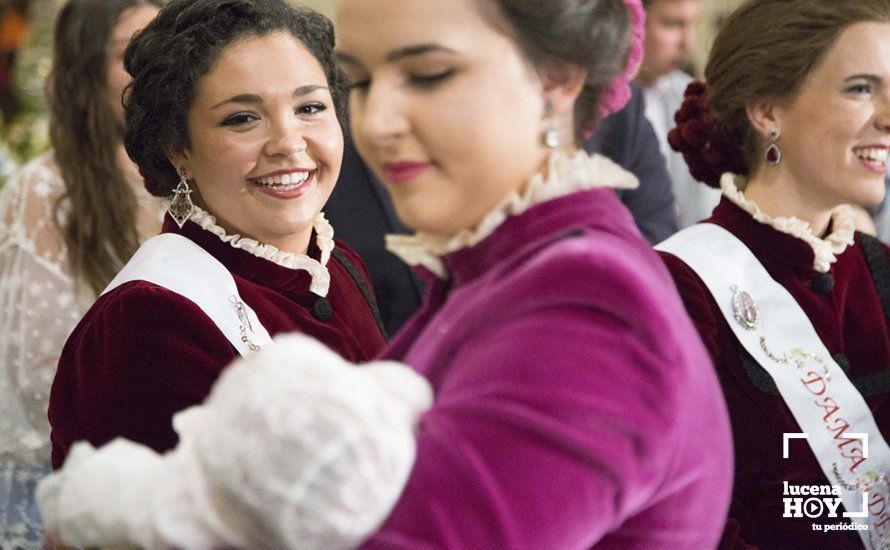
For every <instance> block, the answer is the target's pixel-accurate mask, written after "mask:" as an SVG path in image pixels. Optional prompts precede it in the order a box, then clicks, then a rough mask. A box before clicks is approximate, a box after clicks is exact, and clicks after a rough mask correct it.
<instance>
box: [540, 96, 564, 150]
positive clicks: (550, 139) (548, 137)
mask: <svg viewBox="0 0 890 550" xmlns="http://www.w3.org/2000/svg"><path fill="white" fill-rule="evenodd" d="M544 114H546V115H547V128H546V129H545V130H544V145H545V146H547V148H549V149H558V148H559V144H560V142H561V141H562V139H561V136H560V132H559V124H558V122H557V120H556V118H555V117H554V116H553V105H551V104H550V102H549V101H548V102H547V103H546V104H545V105H544Z"/></svg>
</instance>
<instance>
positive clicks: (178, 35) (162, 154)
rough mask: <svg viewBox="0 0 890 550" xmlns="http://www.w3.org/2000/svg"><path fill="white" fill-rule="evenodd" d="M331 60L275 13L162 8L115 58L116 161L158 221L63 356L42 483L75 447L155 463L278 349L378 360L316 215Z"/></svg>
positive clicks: (365, 312) (326, 39) (209, 1)
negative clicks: (120, 134) (131, 172)
mask: <svg viewBox="0 0 890 550" xmlns="http://www.w3.org/2000/svg"><path fill="white" fill-rule="evenodd" d="M332 48H333V28H332V26H331V24H330V22H329V21H328V20H327V19H325V18H324V17H322V16H321V15H318V14H315V13H312V12H308V11H302V10H298V9H295V8H291V7H289V6H288V5H287V4H285V3H284V2H283V1H281V0H176V1H174V2H172V3H170V4H169V5H167V6H166V7H165V8H164V9H163V10H162V11H161V12H160V14H159V15H158V17H157V19H155V20H154V21H153V22H152V24H150V25H149V26H148V27H146V29H145V30H144V31H143V32H142V33H140V34H139V35H138V36H137V37H136V39H135V40H134V41H133V43H132V45H131V46H130V47H129V48H128V49H127V51H126V56H125V64H126V68H127V70H128V71H129V72H130V73H131V74H132V75H133V84H132V86H131V89H130V92H129V94H128V96H127V97H126V119H127V132H126V146H127V151H128V152H129V154H130V156H131V157H132V158H133V159H134V160H135V162H136V163H137V164H138V165H139V169H140V171H141V173H142V175H143V176H144V177H145V180H146V186H147V188H148V190H149V191H150V192H151V193H153V194H155V195H157V196H161V197H166V198H167V199H168V201H169V207H168V216H167V218H166V220H165V222H164V228H163V233H162V234H161V235H160V236H158V237H155V238H153V239H150V240H149V241H147V242H146V243H145V244H143V246H142V247H141V248H140V249H139V251H137V253H136V254H135V256H134V257H133V259H132V260H131V261H130V262H129V263H128V264H127V265H126V266H125V267H124V268H123V270H122V271H121V273H120V274H119V275H118V276H117V277H116V278H115V279H114V280H113V281H112V282H111V283H110V285H109V286H108V287H107V288H106V289H105V291H104V292H103V294H102V296H101V297H100V298H99V300H98V301H97V302H96V303H95V304H94V305H93V307H92V308H91V309H90V310H89V311H88V312H87V314H86V316H85V317H84V318H83V320H82V321H81V322H80V324H79V325H78V326H77V328H75V329H74V332H73V333H72V335H71V336H70V338H69V339H68V342H67V344H66V345H65V348H64V350H63V352H62V357H61V360H60V362H59V369H58V374H57V375H56V379H55V382H54V384H53V391H52V395H51V398H50V407H49V418H50V423H51V424H52V442H53V464H54V465H55V466H56V467H58V466H61V464H62V462H63V461H64V459H65V457H66V454H67V452H68V449H69V447H70V446H71V445H72V444H73V443H74V442H76V441H78V440H82V439H83V440H87V441H90V442H92V443H94V444H102V443H105V442H107V441H110V440H111V439H114V438H115V437H127V438H130V439H133V440H136V441H140V442H142V443H145V444H147V445H149V446H151V447H152V448H154V449H156V450H159V451H162V450H166V449H169V448H171V447H173V446H174V445H175V444H176V441H177V437H176V433H175V432H174V430H173V423H172V418H173V415H174V414H175V413H177V412H178V411H180V410H182V409H184V408H186V407H188V406H190V405H194V404H197V403H200V402H201V401H202V400H203V399H204V398H205V397H206V396H207V393H208V391H209V390H210V387H211V386H212V384H213V382H214V381H215V380H216V378H217V376H218V375H219V373H220V372H221V371H222V370H223V368H224V367H225V366H226V365H227V364H228V363H230V362H231V361H232V359H234V358H235V357H236V356H238V355H246V354H248V353H251V352H253V351H256V350H257V349H259V348H262V347H264V346H265V345H267V344H268V343H269V342H270V337H271V336H274V335H275V334H277V333H279V332H294V331H296V332H302V333H305V334H309V335H312V336H313V337H315V338H317V339H318V340H319V341H321V342H324V343H325V344H326V345H328V346H330V347H331V348H332V349H334V350H336V351H337V352H339V353H340V354H342V355H343V356H344V357H348V358H349V359H350V360H352V361H357V362H361V361H366V360H368V359H370V358H372V357H373V356H374V355H375V354H376V353H377V351H379V349H380V348H381V347H382V346H383V344H384V343H385V339H384V336H383V334H382V330H381V323H380V320H379V318H378V317H377V312H376V304H375V302H374V297H373V293H372V291H371V287H370V283H369V282H368V281H367V278H366V274H365V272H364V268H363V266H362V264H361V261H360V260H359V259H358V257H357V256H356V255H355V254H354V253H353V252H352V251H350V250H349V249H348V248H346V247H345V246H343V245H342V244H341V243H340V242H337V241H335V240H334V232H333V229H332V228H331V226H330V224H329V223H328V222H327V220H326V219H325V217H324V215H323V214H322V213H321V209H322V207H323V206H324V204H325V202H326V201H327V199H328V196H329V195H330V193H331V190H332V189H333V187H334V184H335V182H336V181H337V178H338V176H339V172H340V163H341V159H342V156H343V133H342V129H341V126H340V121H339V119H338V117H337V106H338V104H339V103H340V102H341V101H342V99H343V97H344V96H343V91H342V81H341V77H340V73H339V72H338V69H337V68H336V66H335V65H334V63H333V57H332Z"/></svg>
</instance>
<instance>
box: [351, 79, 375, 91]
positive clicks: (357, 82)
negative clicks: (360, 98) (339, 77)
mask: <svg viewBox="0 0 890 550" xmlns="http://www.w3.org/2000/svg"><path fill="white" fill-rule="evenodd" d="M347 81H348V85H347V89H348V90H349V91H350V92H351V91H352V90H367V89H368V86H370V85H371V79H370V78H365V79H360V78H347Z"/></svg>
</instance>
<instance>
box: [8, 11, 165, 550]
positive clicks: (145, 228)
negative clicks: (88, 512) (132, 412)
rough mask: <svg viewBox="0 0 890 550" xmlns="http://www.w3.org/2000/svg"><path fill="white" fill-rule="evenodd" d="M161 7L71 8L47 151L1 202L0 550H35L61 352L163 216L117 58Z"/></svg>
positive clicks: (59, 42) (58, 59) (63, 17)
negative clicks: (128, 129) (138, 147)
mask: <svg viewBox="0 0 890 550" xmlns="http://www.w3.org/2000/svg"><path fill="white" fill-rule="evenodd" d="M159 6H160V1H159V0H71V1H70V2H68V3H67V4H66V5H65V6H64V7H63V8H62V10H61V12H60V14H59V18H58V20H57V22H56V29H55V53H54V59H53V67H54V68H53V71H52V74H51V75H50V78H49V80H48V82H47V97H48V103H49V106H50V119H51V122H50V135H51V142H52V146H53V148H52V149H51V150H50V151H48V152H46V153H44V154H43V155H41V156H39V157H37V158H35V159H34V160H32V161H31V162H30V163H28V164H27V165H25V166H24V167H23V168H22V169H21V170H20V171H19V172H18V173H17V174H16V175H14V176H13V177H12V178H11V179H10V181H9V182H8V184H7V185H6V186H5V187H4V188H3V189H2V191H0V281H2V284H0V326H2V327H3V328H4V330H3V334H2V335H0V548H10V547H11V548H16V547H24V548H30V547H38V546H39V544H40V540H41V537H42V533H41V527H40V521H39V515H38V513H37V511H36V510H37V509H36V506H35V505H34V501H33V491H34V486H35V484H36V482H37V480H38V479H39V478H41V477H42V476H43V475H45V474H46V473H47V472H49V424H48V422H47V419H46V409H47V400H48V396H49V390H50V386H51V384H52V380H53V376H54V374H55V369H56V364H57V362H58V359H59V353H60V352H61V349H62V345H63V344H64V343H65V339H66V338H67V337H68V334H69V333H70V332H71V330H72V329H73V328H74V325H75V324H76V323H77V321H78V320H79V319H80V317H81V316H82V315H83V313H84V312H85V311H86V309H87V308H88V307H89V306H90V304H91V303H92V302H93V301H94V300H95V298H96V296H97V295H98V293H99V292H101V290H102V289H103V288H104V287H105V285H107V284H108V282H109V281H110V280H111V279H112V278H113V277H114V275H115V274H116V272H117V271H118V270H119V269H120V267H122V266H123V264H124V263H125V262H126V261H127V259H129V257H130V255H132V253H133V252H134V251H135V250H136V248H137V247H138V245H139V242H140V240H141V239H143V238H146V237H149V236H152V235H154V234H156V233H157V232H158V231H159V229H160V226H161V219H162V213H163V205H162V204H161V202H160V201H159V199H156V198H154V197H152V196H151V195H149V194H148V193H147V192H146V191H145V189H144V187H143V183H142V178H141V177H140V176H139V173H138V170H137V169H136V167H135V165H134V164H132V162H130V160H129V159H128V158H127V155H126V153H125V152H124V148H123V142H122V136H123V107H122V102H121V97H122V94H123V91H124V87H125V86H126V85H127V83H128V82H129V76H128V75H127V73H126V72H125V71H124V68H123V61H122V59H123V57H122V56H123V52H124V49H125V48H126V46H127V44H128V43H129V41H130V38H131V37H132V36H133V35H134V34H135V33H136V32H138V30H139V29H141V28H142V27H144V26H145V25H146V24H147V23H148V22H149V21H150V20H151V19H152V18H154V16H155V14H156V13H157V11H158V9H159Z"/></svg>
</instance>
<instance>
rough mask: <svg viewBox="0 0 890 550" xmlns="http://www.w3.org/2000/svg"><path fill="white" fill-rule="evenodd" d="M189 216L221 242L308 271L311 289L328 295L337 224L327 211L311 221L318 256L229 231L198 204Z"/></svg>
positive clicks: (322, 294) (277, 262)
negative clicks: (285, 248) (290, 250)
mask: <svg viewBox="0 0 890 550" xmlns="http://www.w3.org/2000/svg"><path fill="white" fill-rule="evenodd" d="M189 220H190V221H193V222H195V223H196V224H198V226H200V227H201V229H204V230H205V231H209V232H210V233H212V234H214V235H216V236H217V237H219V239H220V240H221V241H222V242H224V243H226V244H228V245H229V246H231V247H232V248H237V249H239V250H244V251H245V252H248V253H250V254H253V255H254V256H256V257H258V258H263V259H265V260H269V261H270V262H272V263H275V264H278V265H280V266H282V267H286V268H288V269H302V270H304V271H308V272H309V275H310V276H311V277H312V282H311V283H310V285H309V291H310V292H312V293H313V294H315V295H317V296H321V297H325V296H327V295H328V290H330V287H331V275H330V273H329V272H328V268H327V265H328V260H330V259H331V251H332V250H334V228H333V227H332V226H331V224H330V222H328V220H327V218H325V216H324V212H319V213H318V215H317V216H316V217H315V220H314V221H313V223H312V227H313V229H315V244H316V246H318V249H319V251H320V252H321V256H320V258H319V259H318V260H316V259H315V258H312V257H310V256H308V255H306V254H297V253H295V252H286V251H284V250H280V249H278V248H276V247H274V246H272V245H271V244H263V243H261V242H258V241H256V240H254V239H251V238H248V237H242V236H241V235H238V234H235V235H230V234H228V233H226V230H225V229H223V228H222V227H220V226H219V225H218V224H217V223H216V218H215V217H214V216H213V215H211V214H210V213H209V212H207V211H206V210H203V209H201V208H200V207H198V206H195V210H194V212H192V215H191V217H190V218H189Z"/></svg>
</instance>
